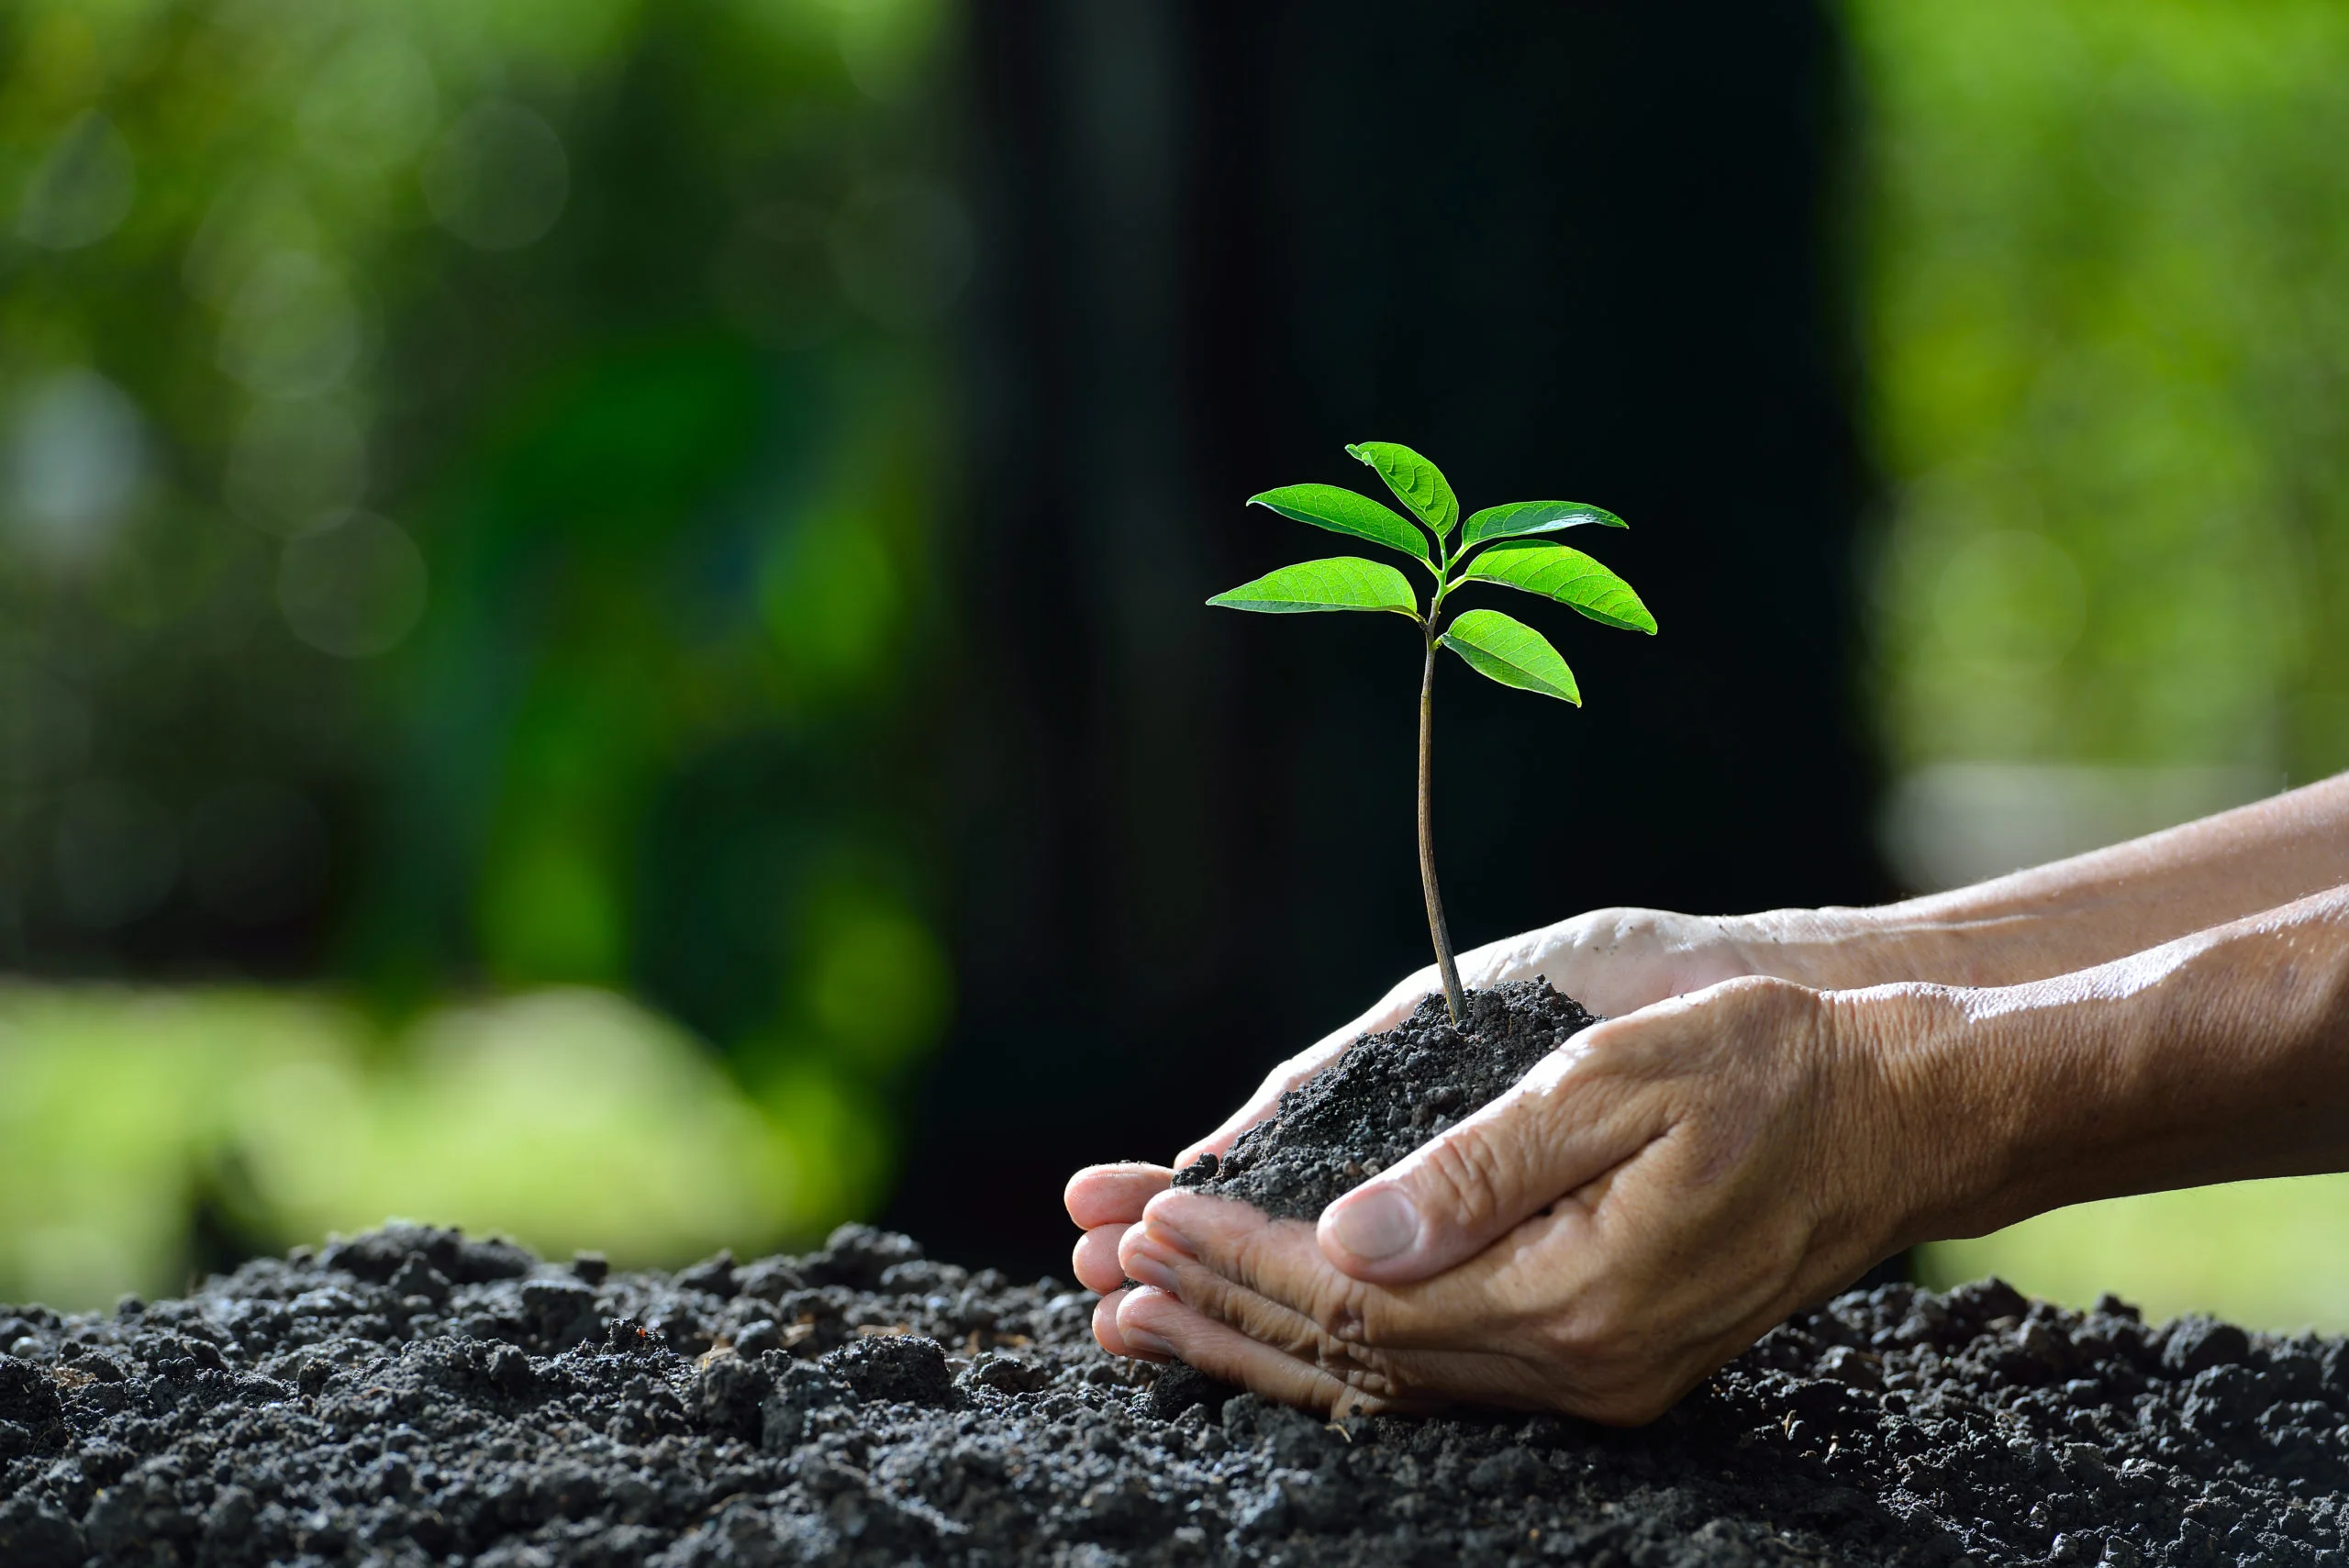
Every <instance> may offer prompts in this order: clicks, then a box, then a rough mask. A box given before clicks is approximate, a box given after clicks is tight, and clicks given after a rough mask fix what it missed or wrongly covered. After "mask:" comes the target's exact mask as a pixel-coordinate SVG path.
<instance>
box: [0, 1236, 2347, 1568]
mask: <svg viewBox="0 0 2349 1568" xmlns="http://www.w3.org/2000/svg"><path fill="white" fill-rule="evenodd" d="M1092 1305H1093V1298H1092V1297H1091V1296H1087V1295H1086V1294H1085V1293H1083V1292H1081V1291H1076V1290H1073V1289H1069V1288H1066V1287H1064V1286H1062V1285H1060V1284H1055V1283H1053V1282H1052V1281H1049V1280H1048V1281H1042V1282H1039V1283H1037V1284H1013V1283H1011V1282H1010V1281H1008V1280H1007V1279H1005V1278H1004V1277H1003V1276H1002V1275H1000V1274H998V1273H995V1272H994V1271H992V1270H981V1271H979V1272H976V1273H972V1272H968V1271H966V1270H964V1269H962V1268H958V1267H956V1266H954V1265H953V1264H951V1263H945V1262H934V1261H932V1260H930V1259H928V1258H926V1257H924V1256H923V1255H922V1251H921V1249H920V1248H918V1246H916V1245H915V1244H914V1242H913V1241H912V1240H909V1239H908V1238H906V1237H903V1236H896V1235H891V1234H888V1233H886V1232H883V1231H878V1230H874V1229H868V1228H865V1227H863V1226H849V1227H845V1228H843V1229H841V1230H839V1231H837V1232H835V1233H834V1235H833V1236H832V1238H831V1240H830V1242H829V1245H827V1246H826V1247H824V1248H823V1249H822V1250H821V1251H816V1252H812V1253H808V1254H806V1255H803V1256H797V1257H775V1258H766V1259H763V1260H760V1261H758V1262H751V1263H745V1264H738V1263H737V1262H735V1261H734V1260H733V1259H732V1258H731V1257H729V1256H727V1255H725V1254H722V1253H721V1254H720V1255H718V1257H715V1258H712V1259H709V1260H708V1261H707V1262H702V1263H699V1264H696V1266H694V1267H692V1268H689V1269H685V1270H683V1271H681V1272H679V1273H631V1272H627V1271H621V1270H607V1268H606V1267H605V1264H604V1261H603V1260H602V1259H601V1258H600V1257H596V1256H594V1255H582V1256H581V1257H579V1258H578V1259H576V1260H575V1261H573V1262H566V1263H550V1262H540V1260H539V1259H537V1258H535V1257H533V1256H531V1255H530V1254H529V1252H527V1251H523V1250H522V1249H520V1248H518V1247H516V1246H513V1245H511V1244H510V1243H507V1242H502V1241H496V1240H473V1239H470V1238H466V1237H463V1236H461V1235H459V1234H458V1233H457V1232H455V1231H452V1230H441V1229H427V1228H423V1227H417V1226H405V1225H403V1226H393V1227H389V1228H386V1229H382V1230H377V1231H372V1232H369V1233H367V1234H365V1235H362V1236H358V1237H353V1238H351V1239H349V1240H340V1241H338V1242H335V1243H333V1244H332V1245H330V1246H328V1248H327V1249H325V1250H324V1251H320V1252H317V1253H315V1254H314V1253H312V1252H310V1251H307V1250H306V1249H304V1250H297V1251H295V1253H294V1254H293V1255H292V1256H290V1257H287V1258H284V1259H272V1260H266V1261H262V1262H250V1263H247V1264H246V1265H244V1266H243V1267H241V1268H239V1270H238V1271H237V1272H236V1273H234V1274H231V1275H228V1276H227V1277H222V1278H215V1279H212V1280H210V1281H208V1282H206V1284H204V1285H202V1286H201V1287H200V1288H197V1289H195V1290H194V1291H193V1292H191V1293H190V1294H189V1296H187V1297H186V1298H185V1299H184V1300H170V1301H158V1302H153V1303H139V1302H137V1301H132V1300H126V1301H125V1302H124V1303H123V1304H122V1306H121V1307H120V1308H119V1309H118V1310H117V1311H116V1312H115V1313H113V1314H79V1315H73V1316H61V1315H59V1314H57V1313H54V1312H51V1311H49V1310H47V1309H45V1308H41V1307H0V1564H5V1565H6V1568H73V1565H77V1564H85V1563H88V1564H108V1565H112V1564H123V1565H128V1564H140V1565H144V1568H152V1565H158V1564H184V1565H191V1568H205V1565H211V1564H219V1565H223V1568H228V1565H235V1568H244V1565H258V1564H262V1563H296V1564H301V1565H304V1568H317V1565H325V1564H339V1565H340V1564H347V1565H351V1568H358V1565H361V1564H366V1565H370V1568H427V1565H428V1564H480V1565H483V1568H539V1565H552V1564H587V1565H594V1568H605V1565H608V1568H621V1565H624V1564H625V1565H635V1564H643V1563H650V1564H653V1565H655V1568H689V1565H699V1564H709V1565H712V1568H717V1565H744V1564H747V1565H770V1564H781V1563H818V1562H820V1563H847V1564H859V1565H861V1564H874V1565H876V1568H877V1565H881V1564H890V1565H896V1564H903V1563H940V1564H971V1565H974V1568H977V1565H983V1564H984V1565H1000V1568H1008V1565H1011V1564H1024V1563H1047V1564H1058V1565H1062V1568H1075V1565H1084V1568H1115V1565H1117V1564H1126V1563H1132V1564H1160V1563H1167V1564H1173V1563H1199V1564H1208V1563H1226V1562H1245V1563H1264V1564H1274V1563H1282V1564H1330V1565H1333V1568H1334V1565H1343V1568H1360V1565H1363V1564H1377V1563H1389V1562H1393V1563H1428V1564H1448V1563H1454V1562H1475V1563H1533V1562H1564V1563H1587V1564H1592V1565H1593V1568H1600V1565H1608V1568H1629V1565H1634V1564H1658V1565H1667V1564H1669V1565H1679V1564H1690V1565H1693V1564H1708V1563H1732V1564H1763V1563H1767V1564H1779V1563H1787V1564H1792V1563H1901V1564H1909V1563H1914V1564H1927V1563H1932V1564H1955V1563H1959V1562H1969V1561H1970V1562H1978V1563H1982V1564H2009V1563H2014V1564H2023V1563H2029V1564H2039V1563H2099V1562H2102V1563H2137V1564H2164V1565H2166V1564H2219V1563H2251V1562H2257V1563H2280V1564H2288V1565H2293V1568H2335V1565H2338V1564H2341V1563H2342V1562H2343V1526H2344V1524H2349V1503H2344V1494H2349V1436H2344V1434H2349V1359H2345V1358H2344V1347H2343V1343H2342V1342H2341V1341H2338V1340H2320V1339H2316V1338H2311V1337H2302V1338H2297V1339H2281V1338H2271V1337H2268V1336H2266V1335H2253V1334H2246V1333H2244V1332H2243V1330H2242V1329H2236V1328H2232V1327H2230V1326H2227V1325H2225V1324H2220V1323H2213V1322H2210V1321H2208V1320H2206V1319H2200V1318H2186V1319H2181V1320H2178V1321H2176V1322H2174V1323H2170V1324H2167V1325H2164V1326H2161V1327H2151V1326H2148V1325H2146V1324H2144V1323H2143V1322H2141V1321H2139V1319H2138V1316H2137V1314H2136V1313H2135V1312H2133V1311H2132V1310H2131V1309H2130V1308H2128V1307H2124V1306H2122V1305H2121V1304H2120V1303H2119V1302H2117V1301H2113V1300H2110V1299H2109V1298H2108V1299H2107V1300H2105V1301H2103V1302H2100V1303H2099V1305H2098V1306H2097V1307H2096V1308H2095V1309H2094V1310H2092V1311H2089V1312H2087V1313H2080V1312H2074V1311H2068V1310H2065V1309H2064V1308H2061V1307H2052V1306H2049V1305H2047V1304H2045V1303H2043V1302H2031V1301H2027V1300H2025V1299H2024V1298H2023V1297H2022V1296H2020V1295H2018V1294H2017V1293H2016V1292H2014V1291H2013V1290H2011V1289H2009V1288H2008V1287H2007V1286H2005V1285H2003V1284H1998V1283H1996V1282H1989V1283H1984V1284H1972V1285H1965V1286H1962V1287H1960V1288H1959V1289H1957V1290H1954V1291H1952V1292H1949V1293H1947V1294H1943V1295H1937V1294H1932V1293H1928V1292H1923V1291H1919V1290H1915V1289H1912V1288H1910V1287H1909V1286H1906V1285H1891V1286H1886V1287H1883V1288H1881V1289H1877V1290H1874V1291H1869V1292H1865V1293H1863V1292H1853V1293H1851V1294H1848V1295H1845V1296H1841V1297H1839V1298H1837V1299H1836V1300H1834V1301H1832V1302H1831V1303H1829V1304H1828V1305H1827V1306H1825V1307H1822V1308H1820V1309H1819V1310H1817V1311H1814V1312H1808V1313H1804V1314H1802V1315H1800V1316H1798V1317H1797V1318H1794V1319H1792V1320H1791V1321H1789V1322H1787V1323H1786V1324H1784V1325H1782V1326H1781V1327H1779V1328H1777V1329H1773V1330H1772V1331H1771V1332H1770V1333H1769V1334H1768V1335H1767V1336H1766V1337H1765V1338H1764V1340H1762V1341H1761V1343H1760V1344H1758V1345H1756V1346H1755V1347H1754V1348H1753V1350H1751V1351H1748V1352H1747V1353H1746V1354H1744V1355H1743V1356H1741V1357H1740V1358H1738V1360H1736V1361H1735V1362H1731V1364H1730V1365H1729V1366H1727V1367H1725V1368H1723V1369H1722V1370H1721V1371H1720V1372H1719V1373H1715V1374H1714V1375H1713V1376H1712V1377H1710V1378H1709V1379H1707V1380H1706V1381H1705V1382H1704V1383H1703V1384H1702V1385H1699V1386H1698V1389H1697V1390H1696V1392H1695V1393H1693V1394H1692V1395H1690V1396H1689V1397H1688V1398H1687V1399H1686V1400H1684V1401H1683V1402H1682V1403H1681V1404H1680V1405H1679V1406H1678V1407H1676V1408H1675V1409H1674V1410H1673V1411H1672V1412H1670V1413H1669V1414H1668V1415H1666V1416H1665V1417H1664V1418H1663V1419H1662V1420H1660V1421H1658V1422H1656V1423H1655V1424H1654V1425H1653V1426H1650V1427H1647V1428H1643V1429H1637V1430H1630V1431H1624V1430H1610V1429H1599V1428H1594V1427H1589V1426H1586V1425H1583V1424H1581V1423H1578V1422H1575V1421H1572V1420H1565V1419H1561V1418H1556V1417H1550V1416H1534V1417H1528V1416H1525V1415H1522V1414H1519V1415H1510V1416H1486V1415H1475V1414H1464V1415H1462V1416H1459V1417H1456V1418H1413V1419H1405V1418H1374V1419H1368V1420H1359V1421H1350V1422H1346V1423H1342V1424H1338V1425H1328V1424H1324V1423H1323V1422H1321V1421H1320V1420H1319V1419H1316V1418H1313V1417H1311V1416H1308V1415H1305V1414H1302V1413H1299V1412H1297V1411H1294V1410H1290V1409H1286V1408H1284V1407H1280V1406H1276V1405H1271V1404H1267V1403H1265V1402H1264V1400H1262V1399H1259V1398H1257V1397H1255V1396H1251V1395H1241V1394H1236V1393H1235V1392H1234V1391H1233V1390H1231V1389H1230V1388H1227V1387H1224V1386H1222V1385H1219V1384H1216V1383H1213V1382H1211V1381H1210V1380H1208V1379H1207V1378H1205V1377H1203V1376H1201V1375H1200V1374H1199V1373H1196V1372H1193V1371H1191V1370H1190V1369H1188V1368H1180V1367H1177V1368H1170V1369H1168V1370H1167V1371H1165V1372H1164V1373H1159V1372H1157V1371H1155V1370H1153V1369H1152V1368H1149V1367H1143V1366H1136V1365H1131V1364H1127V1363H1121V1362H1115V1361H1112V1360H1111V1359H1110V1358H1108V1356H1106V1355H1105V1354H1103V1353H1102V1351H1100V1350H1099V1349H1098V1347H1097V1346H1096V1345H1095V1344H1094V1342H1093V1340H1092V1336H1091V1334H1090V1333H1089V1332H1088V1329H1087V1324H1088V1319H1089V1318H1090V1315H1091V1310H1092Z"/></svg>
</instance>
